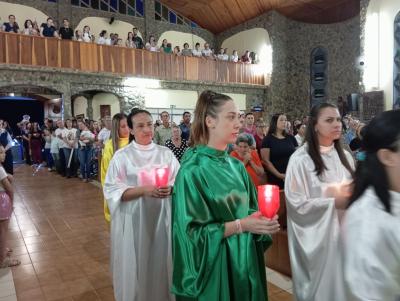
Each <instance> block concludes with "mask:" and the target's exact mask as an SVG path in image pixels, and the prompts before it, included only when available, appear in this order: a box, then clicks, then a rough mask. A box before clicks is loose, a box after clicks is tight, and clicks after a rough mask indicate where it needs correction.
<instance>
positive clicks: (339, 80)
mask: <svg viewBox="0 0 400 301" xmlns="http://www.w3.org/2000/svg"><path fill="white" fill-rule="evenodd" d="M256 27H260V28H265V29H266V30H267V31H268V33H269V35H270V39H271V44H272V48H273V71H272V77H271V85H270V89H269V94H268V96H269V97H268V99H267V100H266V103H265V107H266V108H267V110H268V113H269V114H271V113H274V112H286V113H287V114H288V115H289V117H290V118H295V117H299V116H302V115H304V114H306V113H307V112H308V111H309V106H310V60H311V52H312V50H313V49H314V48H316V47H324V48H325V49H326V50H327V52H328V70H327V74H328V85H327V99H328V100H329V101H333V102H335V101H336V100H337V97H338V96H340V95H342V96H345V95H347V94H350V93H357V92H359V91H360V87H359V83H360V80H361V77H360V68H359V66H358V58H359V56H360V52H361V49H360V32H361V26H360V17H355V18H353V19H351V20H348V21H346V22H342V23H336V24H328V25H315V24H306V23H301V22H297V21H293V20H290V19H287V18H286V17H284V16H282V15H280V14H279V13H277V12H274V11H273V12H268V13H266V14H263V15H261V16H259V17H257V18H254V19H252V20H250V21H248V22H245V23H243V24H240V25H238V26H236V27H233V28H231V29H229V30H227V31H225V32H223V33H221V34H219V35H218V36H217V37H216V43H217V45H221V44H222V42H223V41H224V40H225V39H227V38H228V37H230V36H232V35H234V34H236V33H238V32H240V31H243V30H248V29H252V28H256Z"/></svg>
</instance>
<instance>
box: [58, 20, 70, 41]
mask: <svg viewBox="0 0 400 301" xmlns="http://www.w3.org/2000/svg"><path fill="white" fill-rule="evenodd" d="M59 34H60V37H61V39H63V40H72V38H73V36H74V31H73V29H72V28H71V27H69V20H68V19H64V20H63V26H62V27H60V31H59Z"/></svg>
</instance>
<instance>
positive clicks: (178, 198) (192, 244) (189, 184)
mask: <svg viewBox="0 0 400 301" xmlns="http://www.w3.org/2000/svg"><path fill="white" fill-rule="evenodd" d="M209 197H210V194H209V192H207V187H206V183H205V182H204V181H202V179H201V176H200V172H199V171H198V169H197V170H194V171H190V170H185V171H183V170H181V172H180V173H179V174H178V177H177V179H176V181H175V185H174V194H173V198H172V210H173V213H172V219H173V220H172V241H173V244H172V246H173V259H174V260H173V288H172V291H173V293H175V294H176V295H179V296H186V297H193V298H196V297H197V296H198V295H199V294H201V292H202V290H203V288H204V287H205V285H206V284H207V280H208V279H209V277H210V273H211V271H212V270H213V266H214V264H215V263H216V261H218V258H219V257H221V256H220V253H221V252H220V249H221V247H222V241H223V240H224V231H225V226H224V223H223V222H222V221H221V223H219V222H217V221H215V220H214V219H213V215H212V213H211V211H210V208H209V206H208V204H207V200H209Z"/></svg>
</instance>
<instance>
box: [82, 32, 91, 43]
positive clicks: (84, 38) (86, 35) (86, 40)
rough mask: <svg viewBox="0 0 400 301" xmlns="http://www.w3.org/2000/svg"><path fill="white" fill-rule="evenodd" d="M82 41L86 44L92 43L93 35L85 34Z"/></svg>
mask: <svg viewBox="0 0 400 301" xmlns="http://www.w3.org/2000/svg"><path fill="white" fill-rule="evenodd" d="M82 39H83V41H84V42H86V43H90V42H91V41H92V35H91V34H90V33H89V32H84V33H83V37H82Z"/></svg>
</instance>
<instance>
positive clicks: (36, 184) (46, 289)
mask: <svg viewBox="0 0 400 301" xmlns="http://www.w3.org/2000/svg"><path fill="white" fill-rule="evenodd" d="M32 172H33V170H32V168H31V167H28V166H24V165H21V166H16V170H15V175H14V180H15V184H14V186H15V189H16V193H15V210H14V215H13V217H12V220H11V222H10V229H9V230H10V234H9V237H8V246H9V247H12V248H13V250H14V253H13V256H14V257H15V258H18V259H19V260H21V262H22V264H21V265H20V266H18V267H14V268H11V269H1V270H0V301H6V300H7V301H9V300H18V301H25V300H26V301H36V300H40V301H42V300H43V301H45V300H60V301H61V300H69V301H72V300H82V301H91V300H114V298H113V290H112V284H111V280H110V278H109V273H108V271H109V264H108V261H109V234H108V229H107V227H108V226H107V224H106V223H105V221H104V218H103V204H102V194H101V191H100V189H99V188H98V187H97V186H96V185H91V184H87V183H83V182H82V181H80V180H78V179H68V180H67V179H65V178H62V177H60V176H58V175H57V174H55V173H49V172H48V171H47V170H45V169H41V170H40V171H39V172H38V173H37V174H36V175H34V176H33V175H32ZM267 274H268V275H267V277H268V279H269V281H271V283H268V288H269V300H270V301H287V300H292V296H291V294H290V292H291V282H290V283H289V282H288V281H287V279H285V278H282V277H280V276H279V275H278V274H276V273H274V272H273V271H271V270H267ZM14 286H15V289H14ZM279 286H280V287H279Z"/></svg>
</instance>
